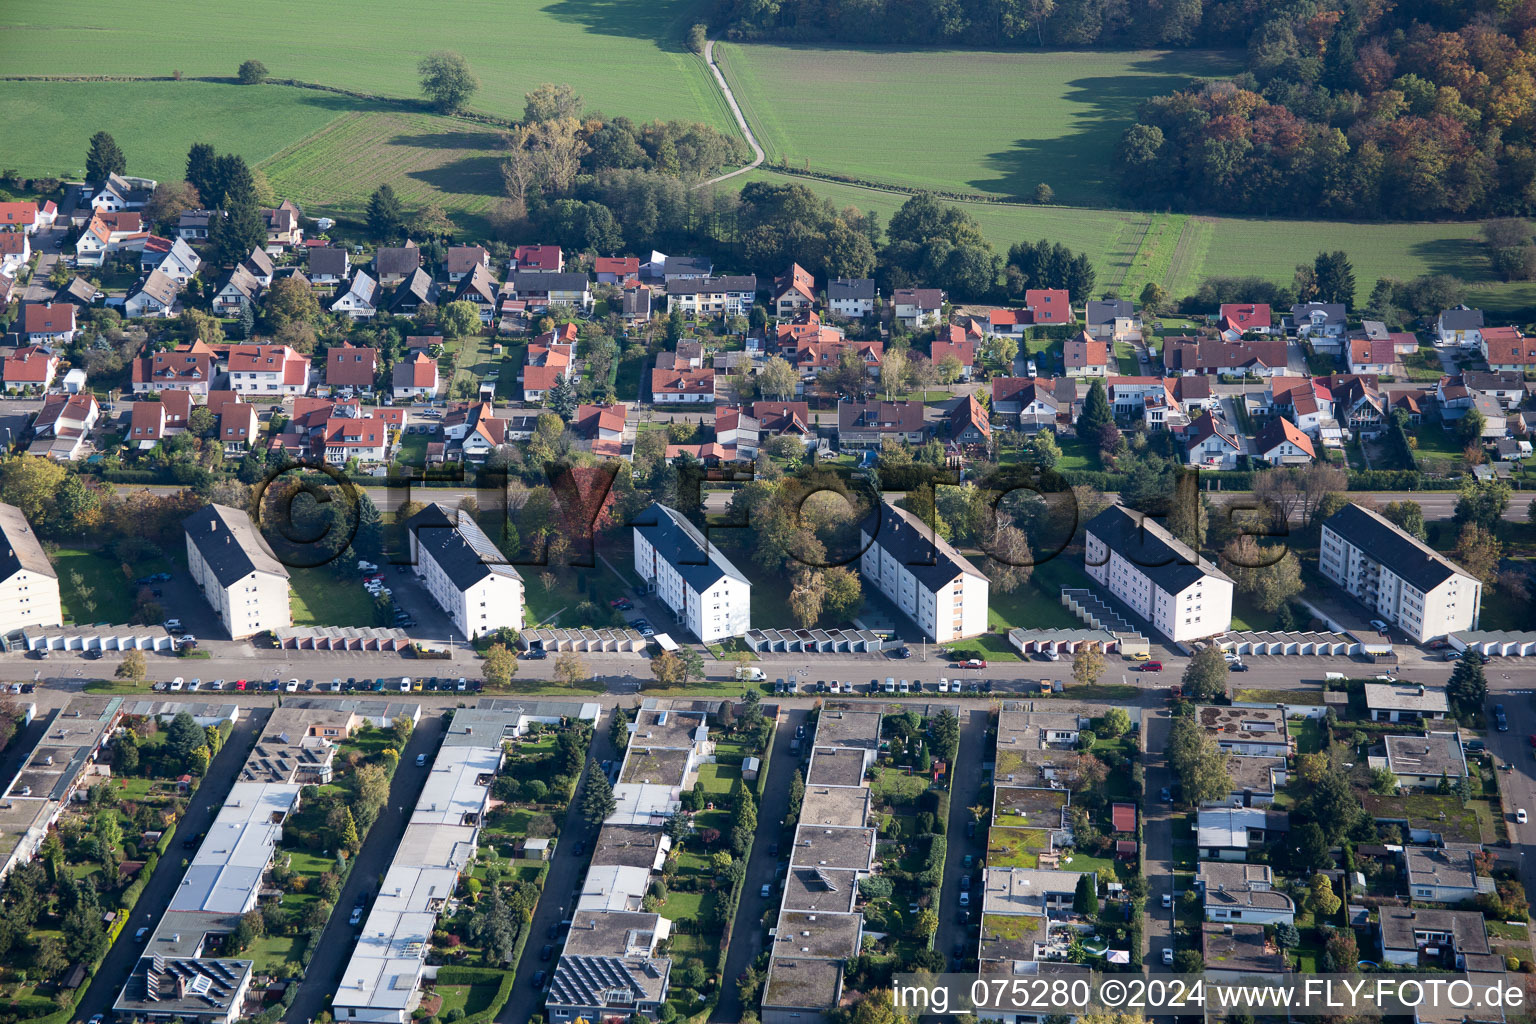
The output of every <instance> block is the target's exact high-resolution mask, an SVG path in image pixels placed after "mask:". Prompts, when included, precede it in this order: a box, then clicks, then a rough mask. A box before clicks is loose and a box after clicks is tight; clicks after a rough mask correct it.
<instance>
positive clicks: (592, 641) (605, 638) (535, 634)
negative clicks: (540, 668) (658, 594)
mask: <svg viewBox="0 0 1536 1024" xmlns="http://www.w3.org/2000/svg"><path fill="white" fill-rule="evenodd" d="M518 639H519V640H520V641H521V642H522V646H523V649H524V650H529V651H534V650H545V651H581V652H586V653H594V654H602V653H618V654H643V653H644V652H645V648H646V639H645V637H644V636H642V635H641V634H640V631H639V630H636V629H525V630H523V631H522V632H521V633H519V634H518Z"/></svg>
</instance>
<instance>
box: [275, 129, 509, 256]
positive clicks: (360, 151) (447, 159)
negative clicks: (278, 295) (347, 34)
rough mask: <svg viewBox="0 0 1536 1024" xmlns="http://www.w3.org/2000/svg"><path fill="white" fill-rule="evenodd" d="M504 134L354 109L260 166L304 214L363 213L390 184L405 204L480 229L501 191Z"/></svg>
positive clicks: (279, 191) (476, 232)
mask: <svg viewBox="0 0 1536 1024" xmlns="http://www.w3.org/2000/svg"><path fill="white" fill-rule="evenodd" d="M500 159H501V139H500V137H499V136H498V135H497V134H496V132H495V131H493V130H492V129H490V128H487V127H486V126H485V125H482V124H476V123H475V122H473V121H464V120H460V119H458V118H451V117H439V116H437V115H435V114H400V113H380V112H374V113H351V114H345V115H343V116H341V117H338V118H336V119H335V120H334V121H332V122H331V123H330V124H328V125H326V126H325V127H324V128H322V129H321V130H320V131H318V132H315V133H314V134H312V135H310V136H308V137H307V138H304V139H302V140H298V141H296V142H295V143H294V144H293V145H292V146H289V147H288V148H287V149H285V150H283V151H282V152H280V153H278V154H277V155H276V156H273V157H272V158H271V159H270V160H267V161H265V162H264V163H263V164H262V165H261V169H262V170H263V171H265V172H266V174H267V177H268V178H269V179H270V180H271V182H272V187H273V188H274V189H275V190H276V191H277V193H278V194H279V195H281V196H284V197H286V198H289V199H292V200H294V201H295V202H297V203H298V204H299V205H300V206H302V207H304V210H305V212H306V213H309V214H311V215H315V214H318V213H329V214H341V215H343V216H349V217H359V216H361V215H362V213H363V211H364V210H365V209H366V207H367V204H368V196H369V195H370V194H372V192H373V190H374V189H375V188H377V187H378V186H379V185H381V184H383V183H385V182H388V183H389V184H391V185H393V186H394V188H395V191H396V192H397V193H398V194H399V196H400V199H401V202H403V203H404V204H405V206H406V207H407V208H414V207H421V206H425V205H427V204H428V203H437V204H439V205H440V206H442V207H443V209H444V210H446V211H447V212H448V214H449V216H450V217H452V218H453V219H454V221H455V222H456V223H457V224H458V225H459V227H461V228H463V229H465V230H467V231H470V232H472V233H475V234H480V233H482V232H483V230H484V227H485V225H484V221H483V217H484V215H485V214H486V212H487V211H489V210H490V208H491V206H492V205H493V204H494V203H495V201H496V198H497V197H498V196H499V195H501V193H502V185H501V171H500Z"/></svg>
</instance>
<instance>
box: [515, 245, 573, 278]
mask: <svg viewBox="0 0 1536 1024" xmlns="http://www.w3.org/2000/svg"><path fill="white" fill-rule="evenodd" d="M511 267H512V269H513V270H514V271H522V272H524V273H528V272H530V271H531V272H533V273H543V274H559V273H561V272H563V271H564V270H565V254H564V253H562V252H561V251H560V247H559V246H558V245H520V246H518V247H517V248H516V249H515V250H513V252H512V264H511Z"/></svg>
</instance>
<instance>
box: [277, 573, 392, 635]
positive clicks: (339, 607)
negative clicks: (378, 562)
mask: <svg viewBox="0 0 1536 1024" xmlns="http://www.w3.org/2000/svg"><path fill="white" fill-rule="evenodd" d="M288 586H289V593H288V604H289V607H291V608H292V609H293V624H294V625H295V626H373V625H377V623H376V622H375V620H374V617H373V598H371V597H369V596H368V591H366V590H364V589H363V586H362V584H361V583H359V582H358V581H357V580H355V579H337V578H336V577H335V576H333V575H331V571H330V569H329V568H324V567H322V568H319V569H292V570H290V577H289V580H288Z"/></svg>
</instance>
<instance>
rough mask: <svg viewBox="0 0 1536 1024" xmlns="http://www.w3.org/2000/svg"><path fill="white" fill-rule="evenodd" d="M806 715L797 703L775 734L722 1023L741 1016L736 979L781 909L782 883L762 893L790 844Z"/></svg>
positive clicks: (724, 981)
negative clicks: (795, 747)
mask: <svg viewBox="0 0 1536 1024" xmlns="http://www.w3.org/2000/svg"><path fill="white" fill-rule="evenodd" d="M806 715H807V711H806V709H805V708H795V709H793V710H788V711H784V712H782V713H781V714H780V715H779V724H778V729H777V730H776V731H775V733H774V737H773V757H772V758H771V759H770V760H769V762H768V782H767V787H766V790H765V792H764V793H763V802H762V804H761V805H760V806H759V807H758V809H757V837H756V838H755V839H754V840H753V841H752V849H751V851H750V852H749V853H748V855H747V880H746V884H745V887H744V888H743V889H742V893H741V907H740V908H739V909H738V910H737V912H736V922H735V926H734V927H733V928H732V929H731V936H730V945H729V946H728V947H727V949H726V956H725V973H724V974H723V975H722V976H721V985H722V987H721V991H720V1001H719V1002H718V1003H717V1004H716V1005H715V1012H714V1013H713V1014H712V1015H711V1016H710V1018H709V1019H710V1020H711V1021H717V1022H720V1024H729V1022H732V1021H739V1020H741V1014H742V1009H743V1007H742V1005H741V993H740V991H739V990H738V987H737V985H736V979H737V978H739V977H741V972H742V971H744V970H746V969H747V967H748V966H750V965H751V963H752V961H753V960H754V959H755V958H756V957H757V954H758V953H760V952H762V948H763V926H762V918H763V913H764V912H765V911H766V910H768V909H769V908H773V909H775V910H777V908H778V905H779V898H780V896H781V895H782V892H781V891H780V889H779V888H778V886H774V889H773V891H772V894H771V895H770V896H769V898H768V899H766V900H765V899H763V898H762V897H761V896H760V895H759V893H760V892H761V891H762V887H763V883H764V882H770V883H771V882H774V881H776V880H777V877H778V873H777V870H778V869H777V862H778V860H779V858H780V857H781V856H786V855H787V853H788V850H789V845H788V843H789V839H790V835H789V833H787V832H786V830H785V829H784V828H783V827H782V826H781V823H782V822H783V821H784V817H785V815H787V814H788V813H789V784H790V780H791V779H793V778H794V777H795V772H796V770H798V769H799V768H800V766H801V764H802V763H803V762H802V761H801V759H800V757H799V756H798V755H796V754H794V753H792V752H791V751H790V749H789V748H790V745H791V744H792V743H793V742H794V739H795V730H796V729H797V728H799V727H800V726H801V725H802V724H804V722H805V719H806ZM802 753H803V751H802ZM774 843H778V844H779V850H780V853H779V854H778V855H775V854H773V853H772V852H770V849H769V848H770V847H771V846H772V845H773V844H774Z"/></svg>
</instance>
